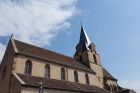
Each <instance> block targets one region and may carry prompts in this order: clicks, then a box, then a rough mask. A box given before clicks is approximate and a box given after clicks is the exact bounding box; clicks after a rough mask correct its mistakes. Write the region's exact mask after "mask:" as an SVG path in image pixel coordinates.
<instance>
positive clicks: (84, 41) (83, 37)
mask: <svg viewBox="0 0 140 93" xmlns="http://www.w3.org/2000/svg"><path fill="white" fill-rule="evenodd" d="M79 44H80V45H82V49H83V50H89V45H90V44H91V41H90V39H89V37H88V35H87V33H86V31H85V29H84V27H83V26H82V25H81V34H80V40H79Z"/></svg>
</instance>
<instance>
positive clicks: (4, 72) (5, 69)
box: [2, 67, 7, 79]
mask: <svg viewBox="0 0 140 93" xmlns="http://www.w3.org/2000/svg"><path fill="white" fill-rule="evenodd" d="M6 71H7V67H4V69H3V72H2V79H4V77H5V75H6Z"/></svg>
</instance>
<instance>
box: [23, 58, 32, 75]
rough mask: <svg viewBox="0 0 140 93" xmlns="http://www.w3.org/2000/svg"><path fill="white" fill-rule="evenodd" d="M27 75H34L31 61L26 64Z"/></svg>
mask: <svg viewBox="0 0 140 93" xmlns="http://www.w3.org/2000/svg"><path fill="white" fill-rule="evenodd" d="M24 73H25V74H28V75H31V73H32V62H31V61H30V60H27V61H26V63H25V71H24Z"/></svg>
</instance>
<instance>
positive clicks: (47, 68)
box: [44, 64, 50, 78]
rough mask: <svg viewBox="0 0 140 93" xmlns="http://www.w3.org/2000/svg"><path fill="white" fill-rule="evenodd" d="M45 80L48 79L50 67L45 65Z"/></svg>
mask: <svg viewBox="0 0 140 93" xmlns="http://www.w3.org/2000/svg"><path fill="white" fill-rule="evenodd" d="M44 77H45V78H50V65H48V64H46V66H45V76H44Z"/></svg>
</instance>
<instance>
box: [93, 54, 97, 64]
mask: <svg viewBox="0 0 140 93" xmlns="http://www.w3.org/2000/svg"><path fill="white" fill-rule="evenodd" d="M93 59H94V62H95V63H96V64H97V59H96V55H95V54H94V55H93Z"/></svg>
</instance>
